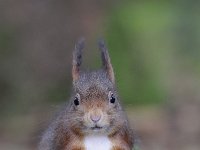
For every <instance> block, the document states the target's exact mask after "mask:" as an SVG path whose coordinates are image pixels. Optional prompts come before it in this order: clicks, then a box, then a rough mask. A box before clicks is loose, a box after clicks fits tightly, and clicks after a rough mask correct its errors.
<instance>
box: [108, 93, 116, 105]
mask: <svg viewBox="0 0 200 150" xmlns="http://www.w3.org/2000/svg"><path fill="white" fill-rule="evenodd" d="M108 97H109V101H110V103H112V104H114V103H115V100H116V99H115V96H114V94H113V93H112V92H111V91H110V92H109V94H108Z"/></svg>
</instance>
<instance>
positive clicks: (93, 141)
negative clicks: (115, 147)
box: [84, 135, 112, 150]
mask: <svg viewBox="0 0 200 150" xmlns="http://www.w3.org/2000/svg"><path fill="white" fill-rule="evenodd" d="M84 145H85V148H86V150H111V148H112V145H111V141H110V140H109V138H108V137H107V136H105V135H88V136H86V137H85V139H84Z"/></svg>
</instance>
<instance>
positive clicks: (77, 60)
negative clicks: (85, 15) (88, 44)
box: [72, 38, 85, 81]
mask: <svg viewBox="0 0 200 150" xmlns="http://www.w3.org/2000/svg"><path fill="white" fill-rule="evenodd" d="M84 43H85V39H84V38H81V39H79V40H78V42H77V43H76V45H75V49H74V52H73V61H72V78H73V81H76V80H78V78H79V76H80V65H81V62H82V50H83V48H84Z"/></svg>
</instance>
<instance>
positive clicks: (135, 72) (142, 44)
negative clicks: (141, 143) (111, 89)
mask: <svg viewBox="0 0 200 150" xmlns="http://www.w3.org/2000/svg"><path fill="white" fill-rule="evenodd" d="M192 7H194V8H192ZM198 12H200V11H199V9H197V7H195V4H192V6H187V2H185V3H184V2H177V3H173V2H167V1H161V2H152V1H146V2H144V1H143V2H132V1H130V2H129V3H126V4H124V5H122V6H119V7H117V8H116V9H115V10H114V11H113V12H111V16H110V17H109V18H108V20H109V21H108V22H109V23H108V30H107V32H106V33H107V40H108V43H109V48H110V51H111V56H112V61H113V64H114V67H115V71H116V76H117V81H118V84H119V86H118V87H119V91H120V93H121V95H122V97H123V98H124V99H125V101H126V102H128V103H129V104H144V103H145V104H147V103H157V102H161V101H163V100H164V99H166V95H167V92H168V91H167V89H166V83H165V80H166V76H168V75H170V73H171V71H172V70H174V69H175V67H176V64H174V63H179V60H177V59H182V60H180V61H181V62H180V63H190V64H183V65H191V67H192V66H193V69H195V68H196V69H197V68H199V66H200V63H199V61H198V59H199V58H200V55H199V54H200V45H199V43H200V40H199V36H200V34H199V33H195V32H199V31H200V27H199V26H198V25H199V23H200V22H199V21H200V19H198ZM190 25H193V26H190ZM188 33H189V35H188ZM191 38H192V39H191ZM180 40H181V41H180ZM191 44H192V46H191ZM193 44H194V45H193ZM174 55H176V57H174ZM183 56H184V57H183ZM185 59H187V60H188V59H189V60H190V59H193V60H191V61H189V60H188V61H187V60H185ZM197 61H198V62H197ZM194 62H196V63H195V64H193V63H194ZM191 63H192V64H191ZM197 66H198V67H197ZM185 67H186V68H185V69H189V68H188V66H185ZM193 69H192V70H193ZM193 71H194V70H193ZM166 82H167V81H166Z"/></svg>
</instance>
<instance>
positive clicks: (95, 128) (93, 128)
mask: <svg viewBox="0 0 200 150" xmlns="http://www.w3.org/2000/svg"><path fill="white" fill-rule="evenodd" d="M102 128H103V127H99V126H97V125H96V126H94V127H91V129H92V130H101V129H102Z"/></svg>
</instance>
